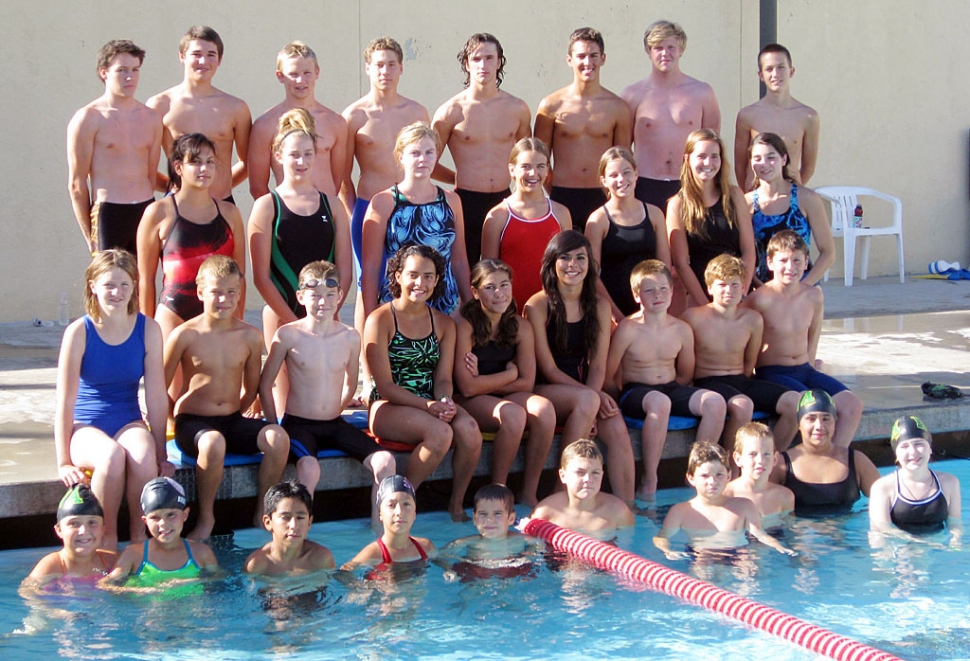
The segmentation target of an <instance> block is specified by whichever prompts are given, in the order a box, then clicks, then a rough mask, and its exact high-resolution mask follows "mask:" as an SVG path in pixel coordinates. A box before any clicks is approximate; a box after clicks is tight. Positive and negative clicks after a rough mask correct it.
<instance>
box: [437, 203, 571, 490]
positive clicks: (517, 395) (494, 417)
mask: <svg viewBox="0 0 970 661" xmlns="http://www.w3.org/2000/svg"><path fill="white" fill-rule="evenodd" d="M487 222H488V221H486V223H487ZM471 285H472V297H473V300H471V301H469V302H467V303H465V304H464V305H463V306H462V308H461V319H459V320H458V324H457V325H458V341H457V343H456V351H455V385H456V386H457V388H458V391H459V392H460V393H461V396H460V397H459V398H458V401H459V403H460V404H461V405H462V406H464V407H465V409H466V410H467V411H468V413H469V414H471V416H472V417H473V418H475V420H476V421H477V422H478V424H479V427H481V428H482V429H484V430H485V431H494V432H495V441H494V442H493V443H492V481H493V482H495V483H498V484H505V483H506V481H507V479H508V475H509V470H510V469H511V467H512V462H513V461H515V456H516V453H517V452H518V450H519V443H520V441H521V440H522V434H523V432H524V431H525V430H526V429H528V430H529V439H528V442H527V443H526V452H525V474H524V476H523V482H522V491H520V492H519V502H520V503H524V504H526V505H530V506H534V505H535V504H536V503H537V502H538V499H537V497H536V490H537V489H538V487H539V478H540V477H541V475H542V467H543V465H544V464H545V462H546V456H547V455H548V454H549V447H550V446H551V445H552V437H553V435H554V434H555V432H556V411H555V409H554V408H553V406H552V403H551V402H550V401H549V400H548V399H546V398H545V397H540V396H539V395H534V394H532V390H533V389H534V387H535V376H536V359H535V337H534V334H533V331H532V326H531V325H530V324H529V323H528V322H526V320H525V319H523V318H522V317H520V316H519V315H518V314H516V312H515V304H516V299H515V298H514V297H513V295H512V292H513V291H514V289H515V285H514V280H513V278H512V269H510V268H509V266H508V265H507V264H505V263H504V262H501V261H498V260H493V259H483V260H482V261H480V262H478V264H476V265H475V267H474V268H473V269H472V279H471Z"/></svg>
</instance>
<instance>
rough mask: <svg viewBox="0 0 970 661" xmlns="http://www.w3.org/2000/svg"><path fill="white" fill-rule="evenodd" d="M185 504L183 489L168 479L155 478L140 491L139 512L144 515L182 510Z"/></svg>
mask: <svg viewBox="0 0 970 661" xmlns="http://www.w3.org/2000/svg"><path fill="white" fill-rule="evenodd" d="M187 504H188V501H186V499H185V489H183V488H182V485H181V484H179V483H178V482H176V481H175V480H173V479H172V478H170V477H156V478H155V479H154V480H152V481H151V482H149V483H148V484H146V485H145V488H144V489H142V490H141V511H142V512H143V513H145V514H148V513H150V512H154V511H155V510H168V509H175V510H184V509H185V507H186V505H187Z"/></svg>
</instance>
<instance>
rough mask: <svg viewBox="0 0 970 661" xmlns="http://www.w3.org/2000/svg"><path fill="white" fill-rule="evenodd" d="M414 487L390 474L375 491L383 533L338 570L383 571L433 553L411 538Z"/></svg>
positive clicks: (423, 542) (424, 543)
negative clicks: (362, 567) (368, 567)
mask: <svg viewBox="0 0 970 661" xmlns="http://www.w3.org/2000/svg"><path fill="white" fill-rule="evenodd" d="M414 498H415V494H414V487H413V486H411V483H410V482H408V479H407V478H406V477H404V476H402V475H390V476H388V477H385V478H384V479H383V480H382V481H381V485H380V487H378V489H377V507H378V511H379V512H380V517H381V523H382V524H383V525H384V532H383V534H381V536H380V537H379V538H378V539H377V540H376V541H373V542H371V543H370V544H368V545H367V546H365V547H364V548H362V549H361V550H360V553H358V554H357V555H356V556H354V559H353V560H351V561H350V562H347V563H345V564H344V565H343V567H341V569H344V570H352V569H354V568H355V567H358V566H360V565H377V566H378V567H380V568H386V567H388V566H389V565H392V564H395V563H398V562H413V561H424V560H427V559H428V555H429V554H430V553H433V552H434V550H435V549H434V544H432V543H431V540H429V539H425V538H423V537H411V527H412V526H413V525H414V520H415V518H416V517H417V504H416V503H415V500H414Z"/></svg>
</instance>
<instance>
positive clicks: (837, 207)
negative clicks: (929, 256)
mask: <svg viewBox="0 0 970 661" xmlns="http://www.w3.org/2000/svg"><path fill="white" fill-rule="evenodd" d="M815 192H816V193H818V194H819V195H821V196H822V197H823V198H825V199H827V200H828V201H829V202H831V204H832V236H834V237H840V236H841V237H842V238H843V239H844V245H843V248H844V250H843V253H844V272H845V276H844V277H845V286H846V287H851V286H852V276H853V274H854V272H855V246H856V238H857V237H858V238H859V239H861V243H862V264H861V265H860V269H859V277H860V278H862V279H863V280H865V279H866V277H867V276H868V274H869V243H870V241H871V238H872V237H874V236H884V235H895V236H896V250H897V252H898V254H899V281H900V282H905V273H906V270H905V266H904V263H903V202H902V200H900V199H899V198H898V197H895V196H893V195H889V194H887V193H883V192H881V191H877V190H873V189H872V188H862V187H859V186H822V187H821V188H816V189H815ZM860 196H861V197H875V198H879V199H881V200H886V201H887V202H890V203H891V204H892V205H893V222H892V225H886V226H881V227H871V226H868V225H866V226H863V227H856V226H855V224H854V222H853V214H854V213H855V208H856V205H857V204H859V197H860ZM866 208H867V207H866V206H865V205H864V204H863V210H865V209H866ZM873 215H875V214H873ZM870 219H871V216H870V215H868V214H864V215H863V222H865V223H868V222H869V221H870ZM828 279H829V274H828V271H826V272H825V280H826V281H828Z"/></svg>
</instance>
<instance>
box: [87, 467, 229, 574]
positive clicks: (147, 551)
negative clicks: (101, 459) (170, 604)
mask: <svg viewBox="0 0 970 661" xmlns="http://www.w3.org/2000/svg"><path fill="white" fill-rule="evenodd" d="M141 510H142V512H144V515H143V516H142V517H141V519H142V521H144V522H145V525H147V526H148V532H149V534H150V535H151V537H150V538H149V539H148V541H145V542H142V543H140V544H129V545H128V547H127V548H126V549H125V550H124V551H122V553H121V557H120V558H118V564H117V566H116V567H115V568H114V571H112V572H111V574H109V575H108V578H107V579H105V580H106V581H108V582H109V583H112V584H114V585H121V584H123V583H125V582H126V581H127V580H128V578H129V577H131V578H133V579H136V580H135V581H133V582H134V584H135V585H136V586H137V587H151V586H154V585H158V584H159V583H164V582H167V581H172V580H184V579H193V578H198V577H199V575H200V574H201V573H202V571H203V570H205V571H207V572H215V571H218V570H219V563H218V562H217V561H216V556H215V555H214V554H213V553H212V549H210V548H209V547H208V546H207V545H205V544H203V543H202V542H193V541H190V540H188V539H182V537H181V535H182V527H183V526H184V525H185V520H186V519H187V518H188V516H189V508H188V504H187V502H186V499H185V490H184V489H183V488H182V485H181V484H179V483H178V482H176V481H175V480H173V479H172V478H170V477H156V478H155V479H154V480H152V481H151V482H149V483H148V484H146V485H145V488H144V489H142V491H141Z"/></svg>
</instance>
